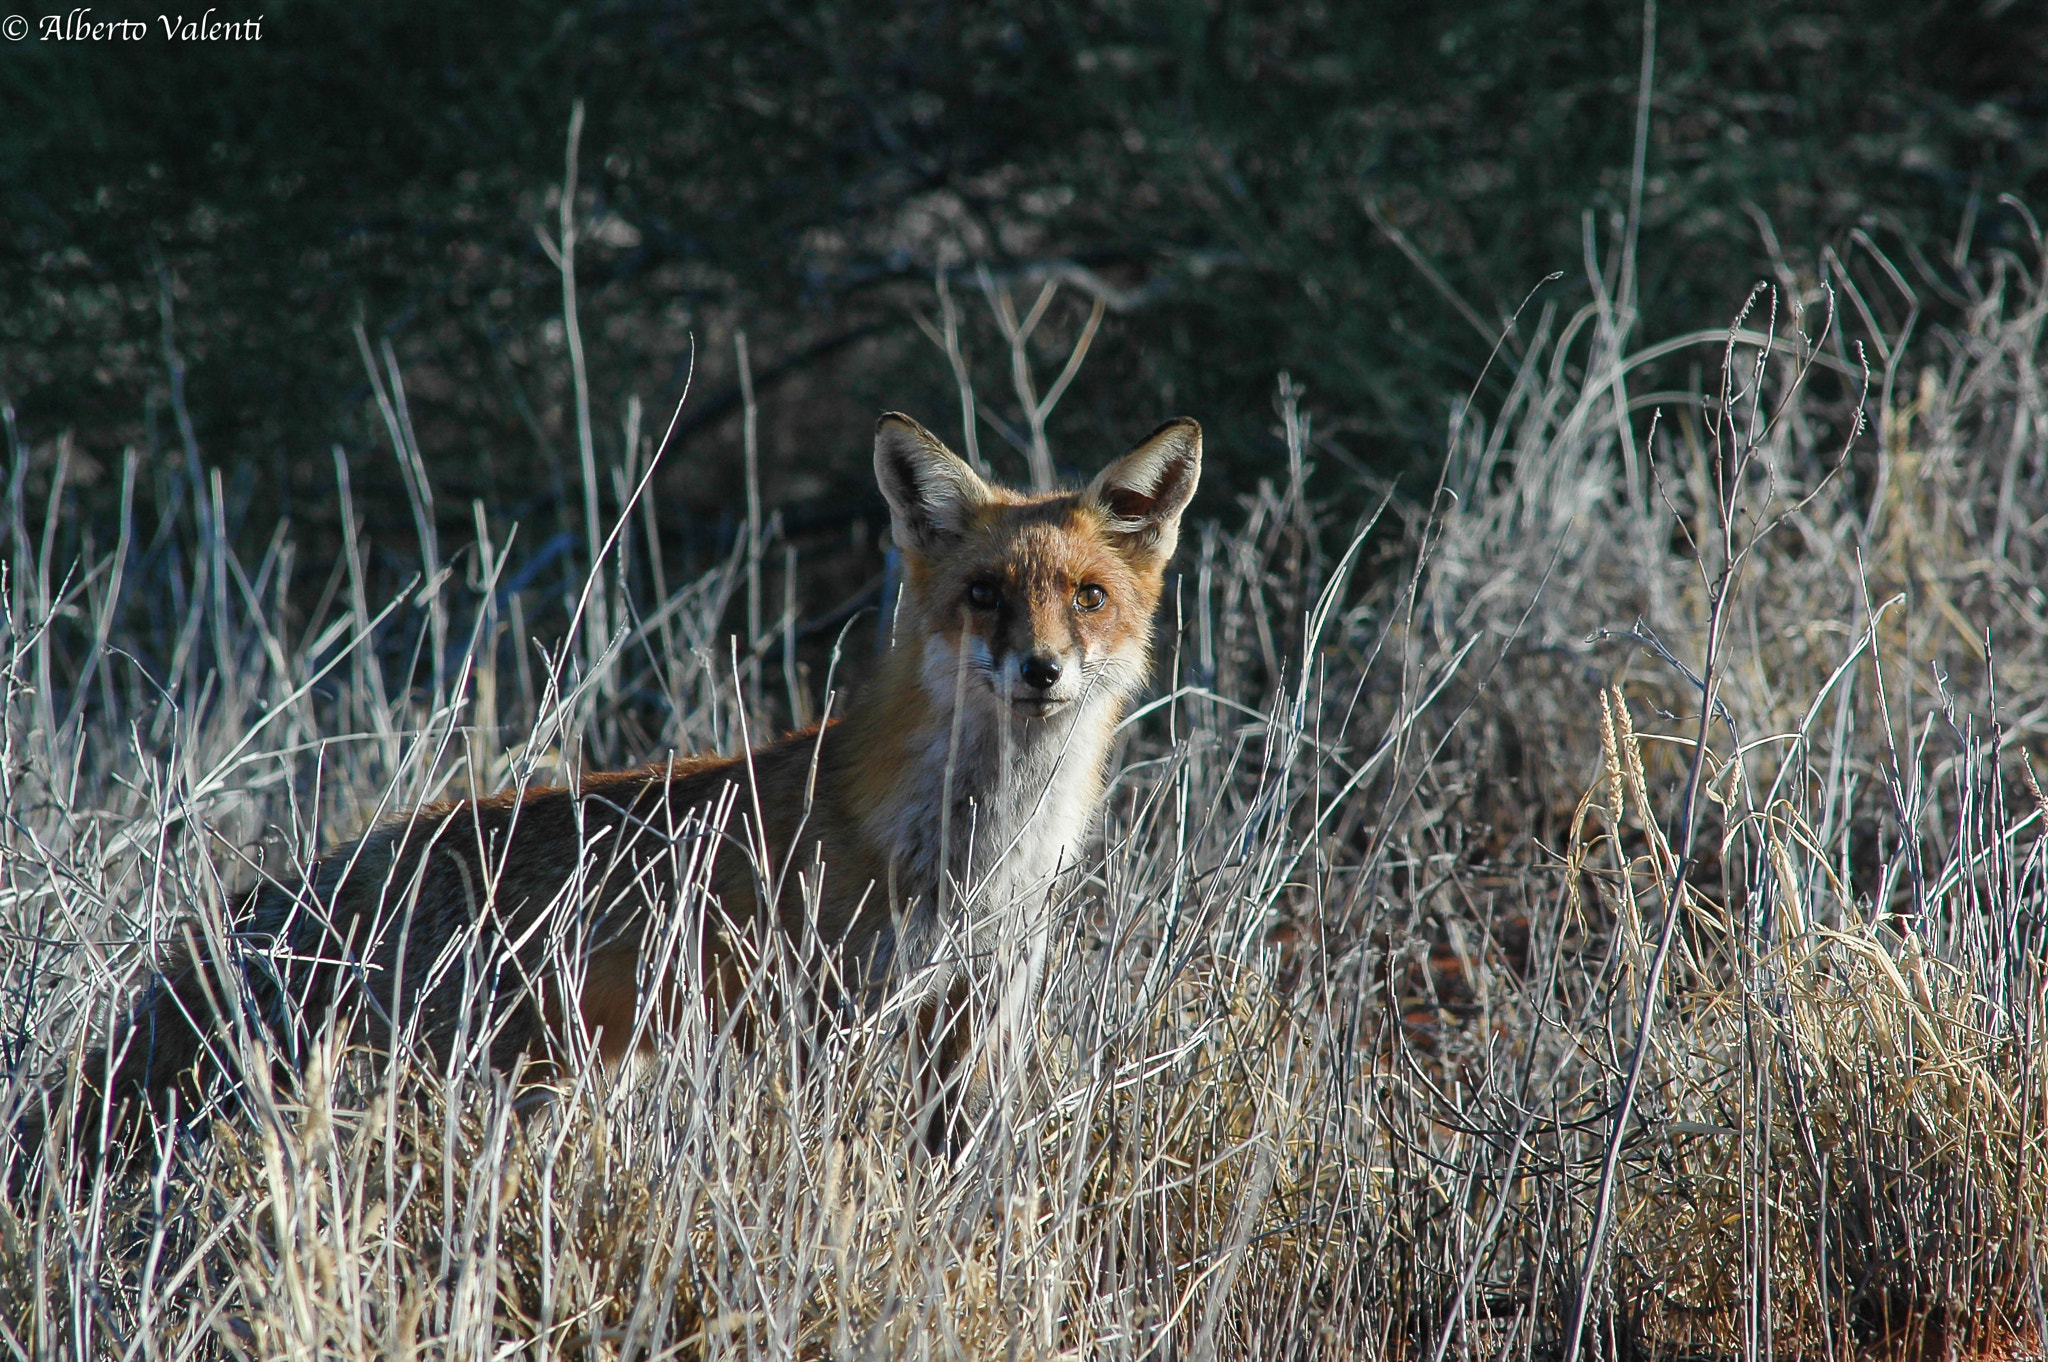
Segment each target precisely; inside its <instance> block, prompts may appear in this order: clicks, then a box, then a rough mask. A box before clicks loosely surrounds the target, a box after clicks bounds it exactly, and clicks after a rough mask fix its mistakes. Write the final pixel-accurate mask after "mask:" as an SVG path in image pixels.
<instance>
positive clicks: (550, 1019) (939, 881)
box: [17, 413, 1201, 1157]
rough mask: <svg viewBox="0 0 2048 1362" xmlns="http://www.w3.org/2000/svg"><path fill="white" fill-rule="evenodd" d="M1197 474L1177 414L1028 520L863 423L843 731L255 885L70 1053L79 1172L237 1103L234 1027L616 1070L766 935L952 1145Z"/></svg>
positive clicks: (602, 784)
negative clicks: (660, 942)
mask: <svg viewBox="0 0 2048 1362" xmlns="http://www.w3.org/2000/svg"><path fill="white" fill-rule="evenodd" d="M1200 467H1201V432H1200V429H1199V427H1197V426H1196V424H1195V423H1194V422H1193V421H1190V420H1185V419H1182V420H1177V421H1171V422H1168V423H1167V424H1166V425H1163V426H1161V427H1160V428H1159V429H1158V430H1157V431H1155V432H1154V433H1153V434H1152V435H1151V436H1150V437H1148V438H1147V439H1146V440H1145V441H1144V442H1143V443H1141V444H1140V445H1139V446H1138V447H1137V448H1136V449H1134V450H1133V451H1132V452H1130V453H1129V454H1127V455H1125V456H1124V457H1123V458H1121V459H1118V460H1117V461H1115V462H1114V463H1112V464H1111V465H1110V466H1109V467H1108V468H1106V469H1105V470H1104V471H1103V472H1102V473H1101V474H1100V475H1098V476H1097V477H1096V478H1095V479H1094V480H1093V481H1092V482H1090V483H1089V484H1088V485H1087V486H1086V487H1085V488H1084V489H1082V490H1080V491H1078V492H1067V493H1054V494H1048V495H1036V496H1034V495H1026V494H1023V493H1019V492H1015V491H1010V490H1007V489H1004V488H1000V487H994V486H991V485H989V484H988V483H986V482H984V481H983V480H982V478H980V477H979V476H978V475H977V474H976V473H975V472H974V470H973V469H972V468H970V467H969V466H968V465H967V464H966V463H964V462H963V461H962V460H960V459H959V458H957V457H955V456H954V455H953V454H952V453H951V452H950V451H948V450H947V449H946V448H945V446H944V445H942V444H941V443H940V442H939V441H938V440H937V439H936V438H934V437H933V436H932V435H931V434H929V433H928V432H927V431H925V430H924V428H923V427H921V426H919V425H918V424H917V423H916V422H915V421H912V420H911V419H909V418H908V417H905V416H901V415H897V414H893V413H892V414H889V415H886V416H884V417H882V418H881V420H880V422H879V423H878V424H877V427H876V432H875V474H876V477H877V479H878V480H879V482H880V484H881V489H882V492H883V495H884V496H885V497H886V499H887V501H888V503H889V509H890V516H891V531H892V534H893V536H894V538H895V542H896V545H897V547H898V549H899V550H900V551H901V555H902V563H903V590H902V594H901V598H900V602H899V604H898V607H897V612H896V617H895V621H894V629H895V633H894V640H895V641H894V646H893V647H892V649H891V650H890V652H889V653H888V655H887V657H886V659H885V660H884V662H883V663H882V665H881V667H880V670H879V672H878V673H877V674H876V675H875V676H874V677H873V678H872V679H871V680H870V681H869V682H868V683H867V684H866V685H865V686H864V687H863V688H862V689H861V690H860V692H859V694H858V695H857V697H856V698H855V701H854V703H853V704H852V705H851V707H850V708H849V710H848V712H847V714H846V716H845V718H844V719H843V720H838V721H833V722H828V723H826V724H825V725H823V726H821V727H818V728H814V729H811V730H808V731H805V732H801V733H797V734H794V735H792V736H790V737H787V738H784V739H782V740H781V741H779V742H775V743H771V744H769V745H767V746H764V747H760V748H757V749H755V750H754V751H752V752H750V753H746V754H744V755H741V756H737V757H693V758H689V759H684V760H674V761H668V762H661V763H657V764H655V765H653V766H649V767H645V768H642V769H639V770H634V771H625V772H617V773H608V774H596V775H589V776H586V777H585V778H583V779H582V780H581V781H579V782H578V783H577V784H575V785H574V786H569V787H549V788H525V789H515V790H509V791H505V792H503V793H499V794H495V795H491V796H489V797H487V798H482V799H474V800H468V801H463V802H457V803H447V804H435V805H428V806H424V807H421V808H418V809H415V810H413V811H412V812H410V813H408V814H406V815H404V816H401V817H399V818H396V819H393V820H390V821H387V822H385V823H383V824H381V825H379V826H377V827H375V828H373V829H372V830H371V831H369V832H368V833H367V834H365V835H364V836H362V837H361V838H360V839H359V840H357V841H356V842H354V843H352V844H350V845H348V846H346V847H343V848H341V849H339V850H337V851H334V852H332V853H330V854H328V855H327V856H325V857H323V858H322V859H320V860H319V861H317V862H316V863H315V864H314V865H313V866H312V868H311V870H310V872H309V873H308V874H306V875H305V876H304V877H303V879H302V880H301V881H299V882H290V883H288V882H284V881H281V880H273V881H270V882H267V883H264V884H261V885H259V886H258V887H256V888H255V889H253V890H252V891H250V892H248V893H247V894H246V895H244V896H243V897H242V898H241V899H240V901H239V902H238V903H237V904H236V905H235V909H234V911H233V912H232V913H231V914H230V915H229V917H230V921H231V923H232V924H233V926H234V929H235V930H234V931H233V933H232V935H231V936H229V935H223V934H219V933H215V934H213V935H212V936H202V935H199V934H197V933H196V931H195V929H194V928H191V927H188V929H187V931H186V934H185V944H184V946H183V947H182V949H180V950H178V951H176V952H174V954H173V957H172V959H171V960H170V961H169V962H168V963H167V964H166V966H165V968H164V969H162V970H161V971H160V972H159V973H158V974H157V976H156V977H155V979H154V981H153V983H152V985H151V987H150V988H149V989H148V990H146V991H145V993H144V995H143V996H142V997H141V998H140V999H139V1000H138V1001H137V1003H136V1004H135V1006H134V1008H133V1009H132V1011H131V1012H130V1013H129V1014H128V1016H127V1018H126V1020H125V1021H124V1022H122V1023H120V1024H118V1025H116V1026H115V1027H114V1028H113V1029H112V1031H111V1033H110V1034H109V1035H108V1036H107V1037H106V1039H105V1042H104V1045H103V1046H102V1047H101V1048H99V1049H97V1050H95V1051H92V1052H89V1053H88V1054H87V1055H86V1056H85V1057H84V1061H83V1063H82V1065H81V1067H80V1070H79V1072H78V1075H77V1086H76V1088H75V1090H74V1105H73V1107H72V1111H73V1117H72V1120H71V1121H70V1123H69V1125H70V1128H71V1129H72V1130H73V1132H74V1136H75V1138H77V1140H78V1141H79V1145H80V1148H81V1150H82V1151H83V1152H85V1153H86V1154H87V1155H88V1156H89V1157H98V1156H100V1154H101V1152H102V1149H103V1143H102V1142H103V1141H114V1142H124V1141H125V1139H126V1138H127V1137H128V1135H129V1134H132V1133H133V1132H135V1131H137V1130H138V1129H139V1127H137V1125H136V1124H135V1123H136V1119H137V1117H138V1116H139V1115H140V1114H141V1113H143V1112H145V1111H152V1110H153V1111H156V1112H158V1113H162V1112H163V1111H164V1110H165V1109H166V1108H167V1107H168V1106H169V1100H168V1099H169V1098H170V1096H171V1094H173V1093H177V1094H179V1099H178V1100H179V1104H180V1106H181V1107H182V1108H183V1109H184V1110H188V1111H189V1110H191V1109H192V1106H193V1102H194V1099H196V1098H199V1097H201V1096H202V1095H203V1094H204V1092H205V1091H207V1090H208V1089H209V1088H210V1087H212V1086H213V1085H214V1084H215V1083H216V1082H218V1081H219V1080H221V1079H226V1080H228V1081H230V1082H232V1081H234V1080H235V1079H236V1078H237V1075H236V1073H235V1071H234V1064H233V1061H232V1059H231V1058H230V1056H231V1055H232V1054H234V1053H246V1052H247V1051H246V1050H242V1049H239V1048H238V1047H237V1046H235V1045H234V1044H232V1040H233V1038H234V1037H235V1036H236V1035H237V1034H241V1035H244V1036H247V1035H251V1034H255V1033H256V1032H258V1031H261V1032H265V1033H267V1034H268V1035H269V1036H270V1037H271V1038H272V1040H273V1041H274V1042H275V1043H276V1044H277V1045H278V1046H279V1047H281V1049H282V1050H283V1052H284V1053H287V1054H295V1053H297V1051H296V1048H295V1047H296V1046H297V1045H298V1044H299V1043H300V1042H301V1041H302V1040H303V1038H304V1037H306V1036H308V1035H311V1034H313V1033H315V1032H317V1031H318V1030H319V1028H320V1027H322V1026H323V1025H326V1024H328V1023H329V1022H330V1019H332V1020H333V1021H335V1022H337V1023H345V1024H347V1025H348V1026H349V1027H350V1028H351V1030H350V1032H349V1034H350V1035H351V1036H352V1037H356V1038H360V1039H367V1040H369V1041H370V1042H372V1043H374V1044H378V1045H382V1046H393V1045H398V1044H423V1045H425V1046H426V1047H427V1048H428V1049H429V1050H430V1051H431V1052H433V1053H435V1054H436V1055H439V1056H442V1057H444V1058H445V1056H446V1055H448V1054H449V1053H450V1052H451V1050H452V1049H453V1048H454V1046H455V1045H456V1044H457V1043H458V1041H459V1040H460V1039H461V1037H463V1036H464V1035H465V1034H467V1035H468V1036H470V1037H471V1038H472V1039H475V1038H477V1037H481V1038H482V1041H481V1043H482V1045H483V1047H484V1048H485V1049H486V1050H487V1052H488V1054H489V1055H490V1058H491V1061H492V1063H493V1064H495V1065H497V1066H499V1067H501V1068H506V1069H510V1068H511V1067H513V1066H514V1065H516V1064H518V1063H519V1062H520V1061H521V1060H522V1059H527V1060H539V1061H542V1062H544V1063H545V1062H559V1061H560V1059H561V1057H562V1056H563V1055H564V1054H565V1053H567V1052H566V1050H565V1048H564V1047H563V1046H562V1044H561V1040H562V1035H563V1031H564V1025H565V1023H566V1022H568V1021H569V1019H570V1018H571V1017H575V1018H579V1019H580V1021H581V1023H582V1025H583V1026H584V1027H585V1028H587V1030H586V1032H585V1034H586V1035H587V1036H588V1037H590V1038H591V1039H592V1041H593V1043H594V1048H595V1050H596V1051H597V1053H598V1054H600V1055H601V1056H603V1058H604V1059H606V1060H617V1059H620V1058H622V1057H624V1056H625V1055H627V1054H628V1053H630V1052H631V1051H632V1049H633V1048H634V1047H635V1046H636V1045H645V1044H647V1043H648V1041H649V1026H650V1023H649V1019H650V1017H652V1018H654V1019H655V1020H656V1021H658V1020H659V1017H660V1014H661V1012H662V1009H664V1008H674V1007H678V1006H685V1005H690V1004H691V1003H692V1002H693V999H692V997H690V996H686V995H688V994H689V993H691V992H692V991H693V990H701V993H702V995H703V996H702V997H701V998H698V999H695V1000H694V1001H696V1002H698V1003H700V1004H702V1005H707V1006H709V1007H711V1008H713V1009H714V1010H716V1009H720V1008H723V1007H726V1006H729V1005H730V1004H731V1003H732V1002H733V1001H734V1000H735V999H736V998H737V997H738V995H739V994H740V993H741V992H742V991H743V990H744V989H745V988H746V987H747V986H748V979H749V973H748V966H747V963H746V960H747V952H746V951H745V950H744V949H743V945H744V940H743V939H744V938H745V937H746V936H747V935H748V933H750V932H753V931H758V930H761V929H763V928H766V927H769V926H773V927H776V928H779V929H781V930H782V931H783V932H786V933H789V934H791V935H792V936H798V937H803V936H806V935H807V934H815V939H816V941H817V942H818V943H819V944H820V945H822V946H823V947H825V948H826V949H825V950H824V951H823V952H821V953H820V954H819V955H818V956H817V958H818V959H820V960H825V961H829V962H830V963H829V965H828V966H827V967H826V968H825V970H824V973H826V974H828V975H829V976H830V980H831V981H832V982H830V983H828V982H827V980H825V979H821V980H819V981H818V992H819V994H820V995H827V994H833V995H836V999H835V1000H836V1001H838V1002H841V1003H847V1002H851V1003H855V1004H868V1005H871V1004H872V1003H873V1002H874V1001H875V1000H876V999H877V998H879V997H880V996H881V995H882V994H883V993H884V992H888V993H891V994H893V995H894V996H897V997H899V998H901V997H904V996H908V997H909V998H910V999H911V1002H912V1004H913V1005H915V1006H916V1007H917V1008H918V1013H917V1015H918V1018H919V1020H918V1023H917V1024H918V1025H919V1027H920V1029H921V1032H922V1034H923V1036H924V1039H925V1041H926V1043H927V1046H928V1054H929V1061H928V1067H929V1069H930V1070H931V1072H932V1074H934V1075H936V1082H937V1087H938V1089H939V1093H938V1095H937V1096H935V1097H934V1098H933V1099H932V1111H933V1113H934V1114H933V1117H932V1124H931V1126H929V1127H928V1130H927V1134H928V1138H931V1139H932V1140H934V1141H935V1142H937V1141H942V1140H943V1141H945V1142H957V1139H958V1131H957V1130H956V1129H955V1128H954V1126H953V1122H954V1121H955V1120H957V1113H958V1111H959V1110H960V1106H961V1098H962V1095H963V1094H971V1093H972V1092H973V1091H974V1090H975V1089H976V1087H977V1085H978V1084H979V1085H981V1086H983V1087H985V1082H984V1081H983V1080H981V1079H978V1078H976V1077H975V1069H976V1065H977V1064H984V1063H985V1056H984V1055H983V1050H984V1048H985V1047H981V1046H980V1045H979V1042H981V1041H984V1040H986V1041H991V1042H994V1043H999V1044H1010V1045H1014V1044H1019V1043H1021V1038H1022V1037H1023V1036H1024V1035H1025V1034H1026V1032H1027V1031H1028V1028H1027V1027H1026V1026H1025V1024H1024V1014H1025V1013H1026V1011H1027V1010H1028V1008H1029V1007H1030V1005H1031V1003H1032V1000H1033V998H1034V997H1035V991H1036V989H1037V988H1038V985H1039V981H1040V974H1041V971H1042V967H1043V963H1044V960H1045V956H1046V951H1047V945H1048V934H1049V929H1050V899H1051V894H1052V891H1053V888H1054V884H1055V880H1056V878H1057V877H1058V875H1059V874H1060V872H1061V871H1062V870H1063V869H1065V868H1067V867H1070V866H1072V865H1073V864H1074V863H1075V861H1076V859H1077V856H1078V854H1079V853H1080V850H1081V847H1082V843H1083V839H1084V838H1085V836H1086V834H1087V832H1088V829H1089V826H1090V824H1091V822H1092V821H1093V819H1094V817H1095V815H1096V813H1097V810H1098V807H1099V805H1100V803H1101V799H1102V792H1103V780H1104V768H1105V765H1106V762H1107V760H1108V757H1109V751H1110V744H1111V739H1112V736H1113V734H1114V732H1115V729H1116V726H1117V723H1118V721H1119V720H1120V719H1121V717H1122V715H1123V713H1124V710H1125V708H1126V705H1127V704H1128V702H1129V700H1130V699H1131V697H1132V695H1133V694H1134V693H1135V692H1136V691H1137V689H1138V688H1139V686H1140V685H1141V684H1142V682H1143V680H1144V677H1145V674H1146V670H1147V662H1148V652H1149V648H1150V643H1151V636H1152V620H1153V615H1154V612H1155V609H1156V607H1157V605H1158V601H1159V595H1160V591H1161V585H1162V580H1163V572H1164V569H1165V566H1166V563H1167V560H1168V559H1169V558H1170V557H1171V556H1172V554H1173V551H1174V545H1175V540H1176V536H1177V533H1178V528H1179V523H1180V517H1181V513H1182V511H1183V510H1184V509H1185V507H1186V506H1187V504H1188V500H1189V498H1190V497H1191V496H1192V495H1193V493H1194V489H1195V482H1196V479H1197V477H1198V475H1199V473H1200ZM678 913H696V914H698V915H699V920H698V921H696V922H694V923H693V924H691V926H692V927H693V928H694V929H693V930H689V931H686V932H684V933H683V934H682V939H684V940H686V941H687V942H688V943H689V944H688V945H687V946H686V947H685V948H684V953H683V954H682V956H681V959H680V960H679V959H678V957H677V955H676V953H674V952H670V953H669V954H668V955H666V956H665V957H664V958H662V959H658V960H657V959H652V958H649V947H648V943H649V942H650V940H652V939H653V938H654V935H655V933H654V932H652V931H651V930H650V928H653V927H659V926H662V925H674V924H673V918H674V916H675V915H676V914H678ZM565 942H567V943H568V944H567V949H566V950H565ZM690 952H694V953H695V954H696V956H697V959H696V960H695V961H694V966H695V967H694V968H691V967H689V966H690V963H691V962H689V961H688V953H690ZM565 959H567V960H571V961H573V962H574V964H573V967H570V968H565V967H564V964H563V962H564V961H565ZM970 996H971V997H972V998H973V999H974V1000H975V1003H974V1006H972V1007H970V1006H969V1005H968V999H969V998H970ZM971 1042H972V1043H971ZM584 1053H588V1052H587V1050H586V1051H584ZM978 1056H980V1057H978ZM29 1124H31V1125H32V1126H33V1127H34V1128H35V1129H36V1130H37V1131H38V1132H39V1131H40V1128H41V1124H42V1123H41V1121H40V1120H36V1121H33V1122H31V1123H29ZM36 1142H37V1143H40V1140H37V1141H36ZM30 1153H32V1151H30V1150H23V1151H21V1153H20V1154H18V1155H17V1157H24V1156H27V1155H28V1154H30Z"/></svg>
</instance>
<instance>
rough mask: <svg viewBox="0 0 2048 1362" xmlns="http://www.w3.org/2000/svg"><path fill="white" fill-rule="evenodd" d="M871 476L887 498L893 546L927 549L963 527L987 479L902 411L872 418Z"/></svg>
mask: <svg viewBox="0 0 2048 1362" xmlns="http://www.w3.org/2000/svg"><path fill="white" fill-rule="evenodd" d="M875 481H876V482H878V483H880V484H881V485H882V496H883V497H884V498H886V499H887V500H888V502H889V532H890V534H892V535H894V536H895V539H896V547H898V548H900V549H903V550H905V551H907V552H910V553H922V554H929V553H933V552H935V551H937V550H938V549H940V548H942V547H944V546H945V545H946V544H947V543H949V542H952V541H954V540H957V539H959V538H960V536H962V535H963V534H965V533H966V532H967V527H968V525H969V524H970V523H971V522H972V520H973V517H974V513H975V511H977V510H979V509H980V508H981V507H982V506H983V505H984V504H985V503H986V502H987V501H988V499H989V490H988V484H987V483H985V482H983V481H982V480H981V479H980V478H979V477H978V476H976V474H975V472H974V470H973V469H972V468H969V467H968V466H967V464H966V463H965V462H964V461H962V460H961V458H960V456H959V455H957V454H955V453H954V452H953V451H952V450H950V449H948V448H946V447H945V446H944V445H943V444H940V443H939V439H938V437H937V436H936V435H933V434H932V433H931V432H930V431H928V430H926V429H925V428H924V427H923V426H921V425H919V424H918V423H917V422H915V421H913V420H911V419H910V418H909V417H908V416H905V415H903V414H902V413H901V412H894V411H892V412H889V413H887V414H885V415H884V416H883V417H882V419H881V420H879V421H877V422H876V423H875Z"/></svg>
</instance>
